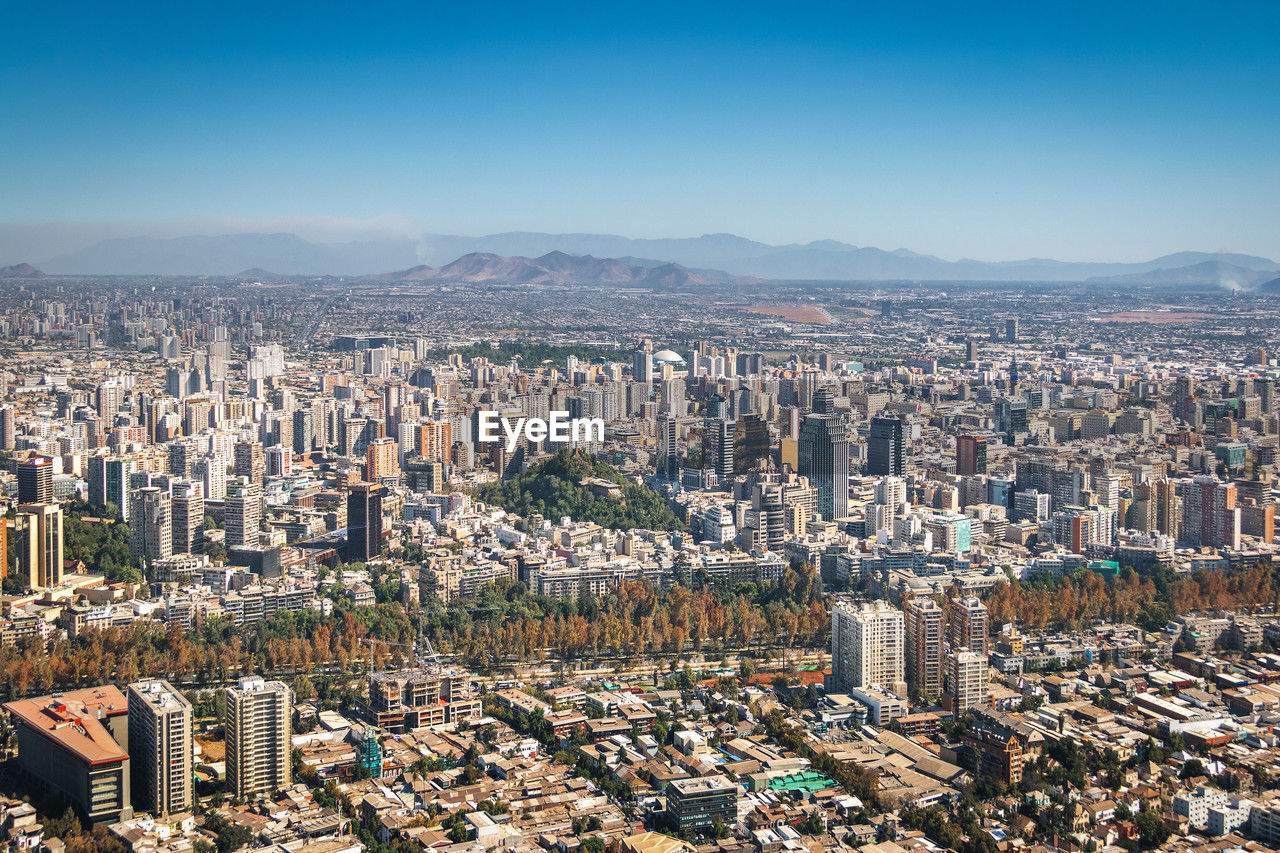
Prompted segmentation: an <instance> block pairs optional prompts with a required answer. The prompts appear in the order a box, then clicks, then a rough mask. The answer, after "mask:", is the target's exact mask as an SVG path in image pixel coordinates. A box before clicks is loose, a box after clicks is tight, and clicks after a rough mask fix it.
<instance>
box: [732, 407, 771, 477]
mask: <svg viewBox="0 0 1280 853" xmlns="http://www.w3.org/2000/svg"><path fill="white" fill-rule="evenodd" d="M768 456H769V425H768V424H766V423H765V422H764V418H762V417H761V416H760V415H758V414H753V413H744V414H742V415H739V417H738V426H737V428H736V429H735V430H734V434H733V470H734V472H735V473H738V474H741V473H744V472H746V471H748V470H750V468H751V467H752V466H753V465H755V464H756V462H758V461H759V460H761V459H767V458H768Z"/></svg>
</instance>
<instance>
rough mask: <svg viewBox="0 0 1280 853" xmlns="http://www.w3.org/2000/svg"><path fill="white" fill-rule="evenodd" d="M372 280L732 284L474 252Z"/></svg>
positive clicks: (683, 274) (720, 277) (669, 271)
mask: <svg viewBox="0 0 1280 853" xmlns="http://www.w3.org/2000/svg"><path fill="white" fill-rule="evenodd" d="M368 278H371V279H375V280H378V281H441V282H458V283H466V284H481V283H489V282H492V283H497V284H637V285H642V286H649V287H657V288H668V287H683V286H685V285H691V284H709V283H711V282H715V281H724V280H729V279H731V278H732V276H730V275H728V274H727V273H716V272H714V271H702V272H696V271H694V270H691V269H687V268H685V267H682V266H680V265H679V264H672V263H659V262H650V263H647V264H637V263H628V262H625V261H622V260H619V259H615V258H596V257H592V256H591V255H568V254H565V253H564V252H548V253H547V254H545V255H543V256H541V257H538V258H525V257H520V256H513V257H507V256H504V255H495V254H493V253H490V252H472V253H470V254H467V255H463V256H462V257H460V258H458V259H457V260H454V261H451V262H450V263H447V264H445V265H444V266H442V267H429V266H424V265H421V264H419V265H418V266H415V267H410V268H409V269H404V270H398V271H396V272H389V273H384V274H382V275H377V276H369V277H368Z"/></svg>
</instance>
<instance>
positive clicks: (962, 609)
mask: <svg viewBox="0 0 1280 853" xmlns="http://www.w3.org/2000/svg"><path fill="white" fill-rule="evenodd" d="M987 633H988V626H987V605H985V604H983V603H982V600H981V599H980V598H978V597H977V596H975V595H970V596H966V597H964V598H961V599H959V600H958V601H952V602H951V607H950V614H949V619H948V624H947V641H948V642H949V643H950V644H951V649H952V651H955V650H957V649H968V650H969V651H971V652H975V653H977V654H980V655H986V653H987Z"/></svg>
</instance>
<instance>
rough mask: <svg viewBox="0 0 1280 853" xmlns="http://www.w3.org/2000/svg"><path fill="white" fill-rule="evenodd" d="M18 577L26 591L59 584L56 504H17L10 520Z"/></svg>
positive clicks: (58, 513)
mask: <svg viewBox="0 0 1280 853" xmlns="http://www.w3.org/2000/svg"><path fill="white" fill-rule="evenodd" d="M13 545H14V550H15V551H16V552H17V557H18V576H19V577H20V578H22V579H23V582H24V583H26V585H27V587H28V588H29V589H48V588H50V587H55V586H58V585H60V584H61V583H62V558H63V543H62V510H61V509H60V508H59V507H58V505H57V504H54V503H47V504H21V505H20V506H19V507H18V512H17V514H16V515H15V516H14V519H13Z"/></svg>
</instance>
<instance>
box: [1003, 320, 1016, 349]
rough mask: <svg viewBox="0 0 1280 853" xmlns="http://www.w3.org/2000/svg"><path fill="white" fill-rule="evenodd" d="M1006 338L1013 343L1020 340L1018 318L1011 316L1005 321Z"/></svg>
mask: <svg viewBox="0 0 1280 853" xmlns="http://www.w3.org/2000/svg"><path fill="white" fill-rule="evenodd" d="M1004 339H1005V340H1006V341H1008V342H1009V343H1011V344H1016V343H1017V342H1018V318H1017V317H1010V318H1009V319H1008V320H1005V321H1004Z"/></svg>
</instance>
